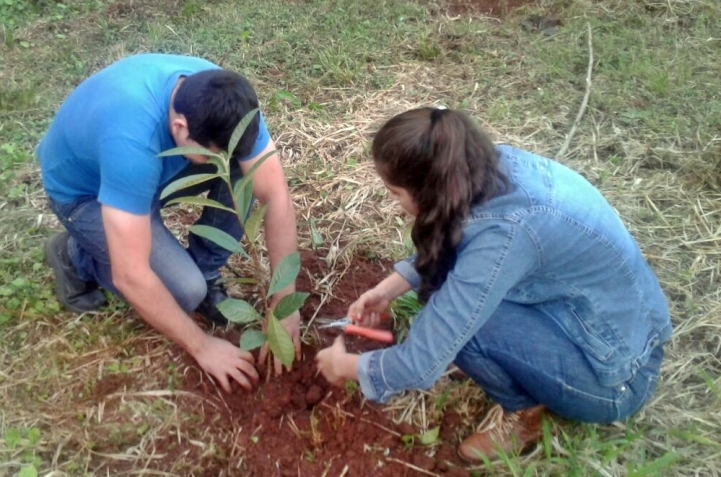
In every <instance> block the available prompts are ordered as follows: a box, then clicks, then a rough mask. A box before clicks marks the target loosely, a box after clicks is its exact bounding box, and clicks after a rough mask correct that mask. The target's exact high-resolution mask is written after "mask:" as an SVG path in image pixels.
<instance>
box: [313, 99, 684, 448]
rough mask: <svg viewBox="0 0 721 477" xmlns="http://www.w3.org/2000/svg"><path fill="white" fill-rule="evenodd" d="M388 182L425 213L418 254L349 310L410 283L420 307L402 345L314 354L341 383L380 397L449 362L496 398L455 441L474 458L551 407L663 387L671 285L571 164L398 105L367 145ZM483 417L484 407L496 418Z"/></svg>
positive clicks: (535, 426) (443, 114) (586, 417)
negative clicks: (483, 426)
mask: <svg viewBox="0 0 721 477" xmlns="http://www.w3.org/2000/svg"><path fill="white" fill-rule="evenodd" d="M372 153H373V159H374V162H375V167H376V170H377V172H378V174H379V175H380V177H381V178H382V179H383V181H384V183H385V185H386V187H387V188H388V191H389V192H390V195H391V197H393V198H394V199H395V200H397V201H398V202H399V203H400V205H401V206H402V207H403V209H404V210H405V211H406V212H407V213H409V214H411V215H412V216H414V217H415V222H414V224H413V230H412V237H413V243H414V244H415V247H416V249H417V254H416V255H415V256H414V257H412V258H410V259H408V260H406V261H403V262H400V263H398V264H396V266H395V272H394V273H393V274H391V275H390V276H389V277H388V278H386V279H385V280H383V281H382V282H380V283H379V284H378V285H377V286H376V287H375V288H373V289H371V290H369V291H367V292H365V293H364V294H363V295H361V296H360V298H359V299H358V300H357V301H356V302H354V303H353V304H352V305H351V306H350V307H349V310H348V313H349V316H351V317H352V318H353V319H355V320H356V321H358V322H360V323H361V324H364V325H367V326H370V325H374V324H376V323H375V321H377V320H374V319H371V318H370V317H371V316H377V313H376V312H384V311H387V308H388V305H389V303H390V302H391V301H392V300H393V299H395V298H396V297H398V296H400V295H401V294H403V293H405V292H406V291H408V290H410V289H414V290H416V291H417V292H418V297H419V299H420V301H421V303H423V304H424V305H425V306H424V308H423V310H422V311H421V313H420V314H419V315H418V317H417V318H416V320H415V322H414V323H413V325H412V326H411V328H410V330H409V333H408V337H407V339H406V340H405V341H404V342H403V343H401V344H398V345H395V346H392V347H389V348H386V349H382V350H377V351H372V352H368V353H364V354H362V355H357V354H351V353H347V352H346V349H345V345H344V343H343V340H342V338H340V339H338V340H336V342H335V343H334V344H333V346H331V347H329V348H326V349H325V350H322V351H320V352H319V353H318V356H317V357H316V361H317V363H318V367H319V369H320V371H321V372H322V373H323V375H324V376H325V377H326V378H327V379H328V381H330V382H331V383H335V384H341V383H343V382H344V381H345V380H347V379H355V380H357V381H358V382H359V383H360V387H361V390H362V392H363V394H364V395H365V396H366V397H367V398H368V399H370V400H373V401H378V402H384V401H386V400H388V399H389V398H390V397H391V396H393V395H394V394H396V393H399V392H401V391H403V390H406V389H413V388H420V389H427V388H429V387H430V386H431V385H433V383H434V382H435V381H436V380H438V379H439V377H440V376H441V375H442V374H443V373H444V372H445V371H446V369H447V368H448V366H449V365H450V364H451V363H455V364H456V365H457V366H458V367H459V368H460V369H461V370H462V371H463V372H465V373H466V374H467V375H468V376H470V377H471V378H472V379H473V380H474V381H475V382H476V383H477V384H478V385H479V386H480V387H481V388H482V389H483V390H484V392H485V393H486V395H488V396H489V397H490V398H491V399H492V400H493V401H495V402H496V403H497V404H498V405H499V406H498V407H497V408H496V409H495V412H494V414H495V416H496V418H497V422H495V423H494V425H492V426H490V428H489V429H487V430H485V431H483V430H481V431H479V432H478V433H476V434H473V435H471V436H470V437H468V438H466V439H465V440H464V441H463V442H462V443H461V444H460V446H459V448H458V451H459V454H460V455H461V457H462V458H464V459H466V460H468V461H471V462H478V461H480V460H482V459H483V458H484V457H485V458H488V459H493V458H495V457H496V456H497V452H498V451H499V450H502V451H512V450H522V449H523V448H524V447H526V446H528V445H529V444H531V443H533V442H535V441H537V440H538V439H539V438H540V435H541V419H542V416H543V414H545V413H546V412H548V411H550V412H552V413H554V414H557V415H559V416H562V417H564V418H567V419H573V420H578V421H585V422H596V423H609V422H612V421H616V420H619V419H623V418H625V417H627V416H629V415H632V414H633V413H635V412H636V411H638V410H639V408H640V407H641V406H642V405H643V404H644V403H645V402H646V401H648V399H649V398H650V397H651V395H652V394H653V391H654V389H655V387H656V382H657V379H658V375H659V369H660V366H661V360H662V358H663V344H664V343H665V342H666V341H667V340H668V339H669V338H670V336H671V323H670V317H669V311H668V306H667V303H666V299H665V297H664V295H663V292H662V291H661V287H660V286H659V283H658V281H657V279H656V277H655V276H654V274H653V272H652V270H651V268H650V267H649V265H648V264H647V263H646V261H645V260H644V258H643V255H642V254H641V251H640V250H639V247H638V245H637V244H636V242H635V240H634V239H633V238H632V237H631V235H630V233H629V232H628V230H627V229H626V228H625V226H624V225H623V223H622V222H621V220H620V219H619V218H618V216H617V215H616V213H615V212H614V210H613V208H612V207H611V206H610V205H609V203H608V202H607V201H606V200H605V199H604V197H603V196H602V195H601V194H600V193H599V191H598V190H596V189H595V188H594V187H593V186H592V185H591V184H590V183H588V182H587V181H586V180H585V179H584V178H583V177H581V176H580V175H579V174H577V173H575V172H573V171H571V170H570V169H568V168H567V167H565V166H563V165H561V164H559V163H557V162H554V161H551V160H549V159H546V158H543V157H539V156H537V155H534V154H531V153H528V152H525V151H521V150H518V149H514V148H511V147H508V146H497V147H495V146H494V145H493V143H492V142H491V141H490V140H489V139H488V138H487V137H486V136H485V135H484V134H483V133H482V132H481V131H480V130H479V129H478V127H477V126H476V125H475V124H474V123H473V122H472V121H471V120H470V119H469V118H468V117H467V116H466V115H464V114H463V113H461V112H458V111H452V110H447V109H433V108H421V109H415V110H411V111H407V112H405V113H403V114H400V115H398V116H395V117H393V118H392V119H390V120H389V121H388V122H387V123H386V124H385V125H384V126H383V127H382V128H381V129H380V131H379V132H378V134H377V135H376V136H375V138H374V140H373V147H372ZM486 421H487V420H486Z"/></svg>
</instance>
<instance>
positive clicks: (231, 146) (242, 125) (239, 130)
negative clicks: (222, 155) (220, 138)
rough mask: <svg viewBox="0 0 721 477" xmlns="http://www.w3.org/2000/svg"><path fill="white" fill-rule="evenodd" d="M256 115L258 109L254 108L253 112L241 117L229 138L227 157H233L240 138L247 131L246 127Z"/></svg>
mask: <svg viewBox="0 0 721 477" xmlns="http://www.w3.org/2000/svg"><path fill="white" fill-rule="evenodd" d="M256 114H258V108H255V109H254V110H252V111H250V112H249V113H248V114H246V115H245V116H243V119H241V120H240V122H239V123H238V125H237V126H236V127H235V130H234V131H233V134H232V135H231V136H230V142H228V155H229V156H231V157H232V156H233V151H235V148H236V147H237V146H238V143H239V142H240V138H242V137H243V134H245V130H246V129H248V125H249V124H250V122H251V121H252V120H253V118H254V117H255V115H256Z"/></svg>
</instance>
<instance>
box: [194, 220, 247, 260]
mask: <svg viewBox="0 0 721 477" xmlns="http://www.w3.org/2000/svg"><path fill="white" fill-rule="evenodd" d="M189 230H190V231H191V232H192V233H194V234H195V235H197V236H199V237H203V238H205V239H208V240H210V241H211V242H213V243H215V244H217V245H218V246H220V247H223V248H224V249H226V250H228V251H229V252H233V253H240V254H243V255H246V256H247V253H245V250H243V248H242V247H241V246H240V244H239V243H238V241H237V240H235V239H234V238H233V237H231V236H230V235H229V234H228V233H226V232H223V231H222V230H219V229H216V228H215V227H210V226H208V225H193V226H192V227H190V229H189Z"/></svg>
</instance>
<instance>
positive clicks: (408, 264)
mask: <svg viewBox="0 0 721 477" xmlns="http://www.w3.org/2000/svg"><path fill="white" fill-rule="evenodd" d="M415 259H416V257H415V255H414V256H412V257H410V258H407V259H406V260H402V261H400V262H397V263H396V264H395V265H393V269H394V270H395V271H396V272H397V273H398V274H399V275H400V276H402V277H403V279H404V280H405V281H407V282H408V283H409V284H410V285H411V288H412V289H413V291H418V288H419V287H420V286H421V276H420V275H419V274H418V272H416V268H415Z"/></svg>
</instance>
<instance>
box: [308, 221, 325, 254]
mask: <svg viewBox="0 0 721 477" xmlns="http://www.w3.org/2000/svg"><path fill="white" fill-rule="evenodd" d="M310 239H311V242H312V244H313V250H315V249H317V248H318V247H322V246H323V243H324V241H323V236H322V235H321V234H320V233H319V232H318V229H317V228H316V227H315V220H313V219H310Z"/></svg>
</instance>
